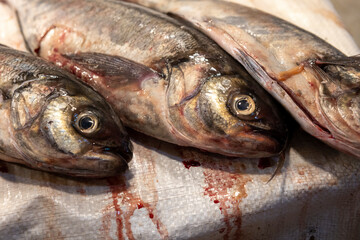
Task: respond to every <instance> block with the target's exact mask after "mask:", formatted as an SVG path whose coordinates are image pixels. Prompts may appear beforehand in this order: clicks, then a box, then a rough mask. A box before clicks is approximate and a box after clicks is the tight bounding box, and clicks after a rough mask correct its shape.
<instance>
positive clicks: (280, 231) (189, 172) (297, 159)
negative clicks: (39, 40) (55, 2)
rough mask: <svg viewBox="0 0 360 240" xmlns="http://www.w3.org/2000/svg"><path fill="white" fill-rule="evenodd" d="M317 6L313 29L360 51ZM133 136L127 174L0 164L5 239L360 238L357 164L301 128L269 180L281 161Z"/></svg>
mask: <svg viewBox="0 0 360 240" xmlns="http://www.w3.org/2000/svg"><path fill="white" fill-rule="evenodd" d="M248 2H249V4H250V3H251V4H255V3H257V4H259V3H260V2H261V1H260V0H257V1H248ZM263 2H265V1H263ZM284 2H285V1H284ZM287 2H290V1H287ZM304 2H305V3H306V2H308V3H307V4H305V5H304ZM243 3H244V1H243ZM292 4H293V5H292V8H289V9H288V12H286V14H288V15H289V16H292V17H293V19H292V21H295V22H296V18H295V17H294V16H296V14H294V15H291V14H289V11H295V10H294V9H297V11H301V10H303V11H302V12H303V14H302V15H301V18H302V21H304V19H306V18H307V15H306V14H305V13H306V11H304V9H306V8H307V7H309V8H310V7H313V6H314V5H313V4H310V3H309V1H293V2H292ZM259 5H261V4H259ZM259 5H258V6H259ZM296 5H297V6H298V8H296V7H294V6H296ZM310 5H311V6H310ZM258 6H257V5H255V7H258ZM316 6H317V7H318V8H324V9H326V11H328V13H329V14H330V13H331V14H330V15H331V19H332V20H331V19H330V20H329V19H327V17H326V16H325V15H322V16H323V17H322V18H319V21H312V24H311V25H309V27H313V28H314V29H322V32H321V34H322V36H323V37H324V36H330V37H328V38H330V39H333V40H332V41H333V44H334V42H335V43H336V42H338V45H336V44H334V45H335V46H337V47H338V48H340V49H341V50H343V51H344V52H346V53H348V54H355V53H356V51H358V49H357V48H356V45H354V43H353V41H352V39H351V38H350V36H349V35H338V37H339V38H341V41H338V40H336V37H337V36H336V35H334V34H333V33H334V31H343V32H345V33H346V31H345V30H344V29H343V28H342V27H341V25H339V24H338V25H336V26H337V30H335V27H334V28H332V27H330V28H329V27H321V26H325V25H322V24H325V23H326V24H328V21H333V20H334V17H335V19H336V21H339V20H338V18H337V17H336V15H335V13H334V11H333V9H332V8H331V5H330V4H329V2H328V1H317V4H316ZM0 7H1V8H0V12H1V14H0V15H1V16H0V17H1V20H3V21H0V31H1V32H0V40H1V42H2V43H5V44H7V45H10V46H11V45H12V46H13V47H15V48H22V47H23V46H24V45H22V43H21V41H20V40H19V39H21V36H20V37H19V36H18V35H17V32H16V28H17V25H16V21H15V19H14V18H13V17H11V13H10V12H9V11H8V10H9V9H7V8H6V7H5V6H4V5H3V4H1V5H0ZM265 7H266V8H267V9H268V10H269V9H271V8H270V6H266V5H265ZM275 8H279V5H276V4H275V3H274V7H273V9H275ZM274 11H275V10H274ZM281 12H284V11H279V12H278V14H279V13H281ZM274 13H275V12H274ZM6 14H8V15H6ZM330 15H327V16H330ZM324 16H325V17H324ZM299 17H300V16H299ZM309 18H310V13H309ZM326 19H327V20H326ZM288 20H291V19H288ZM305 22H306V21H305ZM303 27H304V26H303ZM10 30H11V31H10ZM309 30H310V29H309ZM316 31H318V30H316ZM10 32H11V34H10ZM321 34H320V33H319V35H321ZM17 37H19V38H17ZM340 45H341V46H340ZM131 136H132V137H133V140H134V158H133V160H132V161H131V162H130V169H129V170H128V171H127V172H126V173H125V174H124V175H122V176H118V177H113V178H109V179H102V180H96V179H90V180H89V179H74V178H69V177H64V176H59V175H54V174H49V173H45V172H40V171H36V170H32V169H28V168H25V167H23V166H20V165H14V164H7V163H5V162H0V239H307V240H316V239H360V228H359V226H360V204H359V203H360V176H359V172H360V161H359V159H356V158H354V157H352V156H349V155H346V154H342V153H340V152H338V151H336V150H333V149H331V148H330V147H328V146H326V145H325V144H323V143H321V142H320V141H318V140H316V139H315V138H313V137H311V136H309V135H307V134H306V133H304V132H303V131H302V130H298V131H296V132H295V133H294V135H293V136H292V139H291V143H290V146H291V147H290V149H288V151H287V154H286V155H287V157H286V162H285V166H284V167H283V169H282V171H281V173H280V174H279V175H277V176H276V177H275V178H274V179H273V180H272V181H271V182H269V183H267V181H268V179H269V178H270V176H271V174H272V173H273V172H274V170H275V160H271V159H270V160H269V159H237V158H227V157H223V156H219V155H214V154H209V153H204V152H201V151H199V150H196V149H190V148H183V147H178V146H175V145H172V144H168V143H164V142H161V141H157V140H155V139H152V138H149V137H147V136H144V135H141V134H137V133H133V132H132V133H131Z"/></svg>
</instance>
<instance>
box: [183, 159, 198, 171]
mask: <svg viewBox="0 0 360 240" xmlns="http://www.w3.org/2000/svg"><path fill="white" fill-rule="evenodd" d="M182 163H183V164H184V166H185V167H186V168H187V169H190V167H199V166H201V164H200V163H199V162H198V161H195V160H189V161H183V162H182Z"/></svg>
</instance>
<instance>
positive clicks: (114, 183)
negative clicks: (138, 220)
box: [107, 177, 126, 239]
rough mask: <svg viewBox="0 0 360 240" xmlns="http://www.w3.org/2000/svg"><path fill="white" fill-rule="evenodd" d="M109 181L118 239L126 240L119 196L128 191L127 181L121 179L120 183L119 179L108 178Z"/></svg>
mask: <svg viewBox="0 0 360 240" xmlns="http://www.w3.org/2000/svg"><path fill="white" fill-rule="evenodd" d="M107 181H108V183H109V187H110V190H111V197H112V200H113V205H114V208H115V214H116V226H117V234H118V239H124V236H123V234H122V227H123V223H122V219H121V215H122V211H121V208H120V204H119V201H118V198H119V194H120V193H121V192H123V191H125V190H126V184H125V180H124V179H120V181H119V179H117V178H116V177H114V178H108V179H107Z"/></svg>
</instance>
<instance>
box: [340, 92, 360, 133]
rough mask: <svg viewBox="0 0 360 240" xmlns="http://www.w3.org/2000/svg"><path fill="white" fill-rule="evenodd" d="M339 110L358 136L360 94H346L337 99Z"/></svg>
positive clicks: (359, 127)
mask: <svg viewBox="0 0 360 240" xmlns="http://www.w3.org/2000/svg"><path fill="white" fill-rule="evenodd" d="M337 109H338V111H339V114H340V115H341V117H342V118H343V119H344V120H345V121H346V123H347V124H348V125H349V126H350V127H351V128H352V129H353V130H355V131H356V132H357V133H358V134H359V133H360V132H359V129H360V96H359V93H351V94H344V95H341V96H340V97H338V99H337Z"/></svg>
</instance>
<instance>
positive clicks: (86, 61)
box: [49, 52, 159, 88]
mask: <svg viewBox="0 0 360 240" xmlns="http://www.w3.org/2000/svg"><path fill="white" fill-rule="evenodd" d="M49 60H50V61H53V62H55V63H56V64H57V65H59V66H61V67H63V68H65V69H67V70H68V71H70V72H72V73H73V74H75V75H76V76H77V77H79V78H80V79H81V80H82V81H84V82H86V83H88V84H89V85H91V86H93V87H95V88H96V86H95V85H97V84H104V85H105V86H107V87H118V86H124V85H127V84H135V85H138V86H139V85H140V84H141V82H142V81H144V80H146V79H149V78H159V73H157V72H156V71H154V70H153V69H151V68H149V67H147V66H145V65H142V64H139V63H136V62H134V61H131V60H128V59H126V58H122V57H119V56H113V55H107V54H102V53H91V52H89V53H76V54H60V53H54V54H53V55H51V56H50V57H49Z"/></svg>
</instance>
